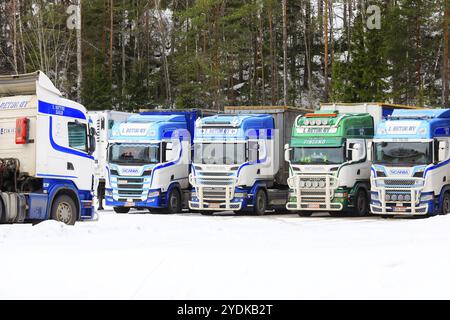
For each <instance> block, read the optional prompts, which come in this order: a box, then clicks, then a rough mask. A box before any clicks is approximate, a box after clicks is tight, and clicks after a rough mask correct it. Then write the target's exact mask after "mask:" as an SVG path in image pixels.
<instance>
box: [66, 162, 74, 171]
mask: <svg viewBox="0 0 450 320" xmlns="http://www.w3.org/2000/svg"><path fill="white" fill-rule="evenodd" d="M67 170H72V171H73V170H75V168H74V167H73V164H72V162H67Z"/></svg>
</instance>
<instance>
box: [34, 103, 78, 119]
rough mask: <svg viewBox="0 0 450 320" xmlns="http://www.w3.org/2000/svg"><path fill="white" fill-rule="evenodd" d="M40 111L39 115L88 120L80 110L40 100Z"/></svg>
mask: <svg viewBox="0 0 450 320" xmlns="http://www.w3.org/2000/svg"><path fill="white" fill-rule="evenodd" d="M38 111H39V113H44V114H50V115H56V116H61V117H70V118H76V119H83V120H86V115H85V114H84V113H83V112H82V111H80V110H77V109H74V108H70V107H65V106H60V105H56V104H52V103H48V102H44V101H41V100H39V103H38Z"/></svg>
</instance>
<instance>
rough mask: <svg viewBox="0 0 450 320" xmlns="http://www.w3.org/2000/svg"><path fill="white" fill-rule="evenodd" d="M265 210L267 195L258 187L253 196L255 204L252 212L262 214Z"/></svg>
mask: <svg viewBox="0 0 450 320" xmlns="http://www.w3.org/2000/svg"><path fill="white" fill-rule="evenodd" d="M266 210H267V195H266V192H265V191H264V190H263V189H259V190H258V192H257V193H256V196H255V205H254V206H253V214H254V215H257V216H263V215H264V214H265V213H266Z"/></svg>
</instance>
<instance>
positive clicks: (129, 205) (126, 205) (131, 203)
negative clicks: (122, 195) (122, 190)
mask: <svg viewBox="0 0 450 320" xmlns="http://www.w3.org/2000/svg"><path fill="white" fill-rule="evenodd" d="M132 206H133V202H126V203H125V207H132Z"/></svg>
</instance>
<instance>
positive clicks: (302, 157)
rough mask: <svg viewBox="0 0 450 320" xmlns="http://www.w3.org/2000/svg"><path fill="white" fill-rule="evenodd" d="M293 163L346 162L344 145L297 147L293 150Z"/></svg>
mask: <svg viewBox="0 0 450 320" xmlns="http://www.w3.org/2000/svg"><path fill="white" fill-rule="evenodd" d="M291 158H292V160H291V162H292V163H293V164H341V163H344V162H345V157H344V147H334V148H331V147H327V148H311V147H297V148H293V150H292V157H291Z"/></svg>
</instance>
